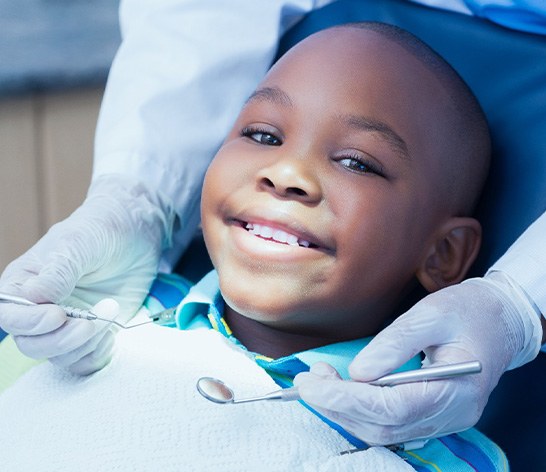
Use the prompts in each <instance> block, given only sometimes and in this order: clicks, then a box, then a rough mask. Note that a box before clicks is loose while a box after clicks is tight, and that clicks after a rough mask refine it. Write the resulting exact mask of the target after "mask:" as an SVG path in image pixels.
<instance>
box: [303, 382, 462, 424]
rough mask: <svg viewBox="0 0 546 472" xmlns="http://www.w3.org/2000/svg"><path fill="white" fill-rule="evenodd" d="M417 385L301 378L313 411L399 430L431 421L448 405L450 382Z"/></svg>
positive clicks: (419, 383) (306, 400)
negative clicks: (326, 412) (379, 384)
mask: <svg viewBox="0 0 546 472" xmlns="http://www.w3.org/2000/svg"><path fill="white" fill-rule="evenodd" d="M452 381H453V380H451V381H447V380H446V381H434V382H416V383H412V384H404V385H397V386H395V387H378V386H373V385H369V384H366V383H361V382H353V381H339V380H324V379H320V378H316V377H315V378H310V377H308V378H303V379H300V381H299V382H298V388H299V392H300V395H301V397H302V399H303V400H304V401H305V402H307V403H309V404H310V405H311V406H313V407H319V408H322V409H324V410H328V411H330V412H337V413H343V414H345V415H347V416H350V417H353V418H357V419H358V420H359V421H362V422H371V423H375V424H380V425H390V426H400V425H405V424H408V423H411V422H415V421H417V420H419V419H421V418H423V417H425V418H426V417H431V416H433V415H434V414H436V413H437V412H438V411H440V410H443V408H444V405H445V402H449V398H450V394H449V391H450V389H449V382H452Z"/></svg>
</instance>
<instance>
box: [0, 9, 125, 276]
mask: <svg viewBox="0 0 546 472" xmlns="http://www.w3.org/2000/svg"><path fill="white" fill-rule="evenodd" d="M118 3H119V2H118V0H25V1H23V2H21V1H19V0H0V272H1V271H3V269H4V267H5V266H6V265H7V264H8V263H9V262H10V261H11V260H13V259H14V258H15V257H17V256H18V255H20V254H22V253H23V252H24V251H25V250H27V249H28V248H29V247H30V246H32V244H33V243H35V242H36V241H37V240H38V239H39V238H40V237H41V236H42V235H43V234H44V233H45V232H46V231H47V229H48V228H49V227H50V226H51V225H52V224H54V223H55V222H57V221H59V220H61V219H63V218H65V217H66V216H68V215H69V214H70V213H71V212H72V211H73V210H74V209H75V208H77V207H78V205H79V204H80V203H81V201H82V200H83V198H84V197H85V194H86V191H87V187H88V185H89V181H90V177H91V169H92V156H93V139H94V132H95V126H96V120H97V116H98V111H99V107H100V103H101V99H102V94H103V90H104V85H105V83H106V77H107V74H108V70H109V68H110V65H111V62H112V59H113V57H114V54H115V51H116V49H117V47H118V46H119V42H120V36H119V28H118Z"/></svg>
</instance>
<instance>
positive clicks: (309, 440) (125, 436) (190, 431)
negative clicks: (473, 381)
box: [0, 325, 413, 472]
mask: <svg viewBox="0 0 546 472" xmlns="http://www.w3.org/2000/svg"><path fill="white" fill-rule="evenodd" d="M202 376H213V377H217V378H219V379H222V380H224V381H225V382H226V383H227V384H228V385H230V386H232V387H233V388H234V390H235V391H236V394H237V395H238V396H241V397H243V396H245V397H246V396H253V395H260V394H264V393H267V392H270V391H273V390H276V389H277V388H278V386H277V385H276V384H275V382H274V381H273V380H272V379H271V378H270V377H269V375H267V373H266V372H265V371H264V370H263V369H262V368H260V367H259V366H257V365H256V364H255V363H254V362H253V361H252V360H251V359H249V357H248V356H247V355H246V354H245V352H244V351H243V350H241V349H239V348H238V347H236V346H235V345H233V344H232V343H230V342H229V341H228V340H226V339H225V338H224V337H223V336H222V335H221V334H219V333H217V332H216V331H213V330H207V329H199V330H192V331H179V330H176V329H170V328H164V327H158V326H155V325H147V326H143V327H140V328H135V329H132V330H127V331H122V332H120V333H119V334H118V336H117V339H116V353H115V355H114V358H113V360H112V362H111V363H110V365H108V366H107V367H106V368H104V369H103V370H102V371H100V372H97V373H96V374H93V375H91V376H89V377H79V376H75V375H72V374H69V373H66V372H64V371H61V370H60V369H58V368H56V367H54V366H52V365H51V364H49V363H44V364H41V365H38V366H36V367H34V368H33V369H32V370H31V371H30V372H28V373H27V374H26V375H25V376H23V377H22V378H21V379H20V380H19V381H18V382H16V383H15V385H13V386H12V387H11V388H9V389H7V390H6V391H5V392H4V393H3V394H2V395H0V468H1V469H2V470H10V471H12V470H13V471H18V472H26V471H29V472H31V471H32V472H35V471H41V472H46V471H55V472H62V471H67V472H68V471H70V472H73V471H75V470H80V471H82V470H83V471H154V470H158V471H162V472H168V471H177V472H179V471H192V470H195V471H199V472H202V471H219V472H229V471H238V472H240V471H253V472H255V471H260V472H266V471H282V472H284V471H288V470H308V471H344V472H346V471H353V470H354V471H357V470H381V471H390V470H401V471H403V470H413V469H412V468H411V467H410V466H409V465H408V464H406V463H405V462H404V461H403V460H402V459H400V458H399V457H398V456H396V455H395V454H393V453H391V452H390V451H388V450H386V449H384V448H370V449H368V450H367V451H363V452H359V453H355V454H349V455H343V456H339V453H340V452H341V451H344V450H348V449H352V446H351V444H349V443H348V442H347V441H346V440H345V439H344V438H343V437H341V436H340V435H339V434H338V433H337V432H336V431H334V430H333V429H331V428H330V427H329V426H328V425H326V424H325V423H323V422H322V421H321V420H320V419H319V418H317V417H316V416H315V415H313V414H312V413H311V412H309V411H308V410H307V409H306V408H304V407H303V406H302V405H301V404H299V403H298V402H288V403H281V402H260V403H248V404H242V405H217V404H214V403H211V402H209V401H207V400H205V399H204V398H202V397H201V396H200V395H199V393H198V392H197V390H196V387H195V384H196V382H197V379H198V378H200V377H202Z"/></svg>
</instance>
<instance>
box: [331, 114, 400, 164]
mask: <svg viewBox="0 0 546 472" xmlns="http://www.w3.org/2000/svg"><path fill="white" fill-rule="evenodd" d="M339 119H340V121H341V122H342V123H343V124H344V125H346V126H348V127H349V128H354V129H357V130H362V131H369V132H373V133H379V134H380V135H381V136H383V138H384V139H385V140H386V141H387V142H388V143H389V144H390V145H391V147H393V148H394V150H395V151H396V152H397V153H398V154H399V155H400V156H401V157H403V158H406V159H409V157H410V155H409V151H408V146H407V145H406V142H405V141H404V140H403V139H402V138H401V137H400V135H399V134H398V133H397V132H396V131H394V130H393V129H392V128H391V127H390V126H389V125H387V124H386V123H384V122H383V121H379V120H375V119H373V118H368V117H366V116H359V115H340V117H339Z"/></svg>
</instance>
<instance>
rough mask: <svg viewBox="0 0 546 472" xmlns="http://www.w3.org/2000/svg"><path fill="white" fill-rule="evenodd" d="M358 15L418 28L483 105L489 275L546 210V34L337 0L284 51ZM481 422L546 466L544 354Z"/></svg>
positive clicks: (503, 384) (517, 463) (518, 460)
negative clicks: (488, 138) (489, 154)
mask: <svg viewBox="0 0 546 472" xmlns="http://www.w3.org/2000/svg"><path fill="white" fill-rule="evenodd" d="M355 21H380V22H384V23H390V24H394V25H397V26H400V27H402V28H404V29H406V30H408V31H410V32H412V33H413V34H415V35H416V36H418V37H419V38H421V39H422V40H423V41H425V42H426V43H427V44H429V45H430V46H431V47H432V48H433V49H435V50H436V51H437V52H438V53H440V54H441V55H442V56H443V57H444V58H445V59H446V60H447V61H448V62H449V63H450V64H451V65H452V66H453V67H454V68H455V69H456V70H457V71H458V72H459V74H460V75H461V76H462V77H463V78H464V79H465V81H466V82H467V83H468V85H469V86H470V88H471V89H472V90H473V92H474V94H475V95H476V96H477V98H478V100H479V102H480V103H481V105H482V107H483V109H484V111H485V114H486V116H487V119H488V122H489V125H490V128H491V134H492V140H493V159H492V166H491V173H490V177H489V179H488V182H487V185H486V189H485V193H484V196H483V198H482V201H481V203H480V205H479V208H478V210H477V216H478V218H479V220H480V221H481V222H482V225H483V230H484V237H483V249H482V251H481V255H480V257H479V258H478V260H477V261H476V263H475V264H474V266H473V268H472V271H471V272H472V273H471V275H472V276H479V275H483V274H484V273H485V271H486V270H487V268H488V267H490V266H491V265H492V264H493V263H494V262H495V261H496V260H497V259H498V258H499V257H500V256H501V255H502V254H503V253H504V252H505V251H506V250H507V249H508V247H509V246H510V244H511V243H512V242H514V241H515V240H516V239H517V237H518V236H519V235H520V234H521V233H522V232H523V231H524V230H525V228H527V227H528V226H529V225H530V224H531V223H532V222H533V221H534V220H535V219H536V218H538V217H539V216H540V215H541V214H542V213H543V212H544V211H545V210H546V36H539V35H534V34H529V33H521V32H517V31H513V30H509V29H506V28H503V27H501V26H497V25H495V24H493V23H490V22H488V21H485V20H482V19H480V18H476V17H470V16H467V15H462V14H459V13H453V12H447V11H443V10H439V9H434V8H429V7H426V6H422V5H418V4H413V3H411V2H409V1H407V0H382V1H376V0H338V1H336V2H334V3H332V4H330V5H328V6H326V7H323V8H321V9H319V10H316V11H315V12H312V13H311V14H309V15H307V16H306V17H305V18H304V19H303V20H302V21H301V22H300V23H298V24H297V25H296V26H295V27H293V28H292V29H291V30H290V31H288V33H287V34H286V35H285V36H284V38H283V40H282V42H281V45H280V48H279V54H278V55H281V54H282V53H283V52H285V51H286V50H288V49H289V48H290V47H291V46H292V45H294V44H295V43H297V42H298V41H300V40H301V39H303V38H304V37H306V36H308V35H309V34H312V33H314V32H315V31H318V30H320V29H323V28H326V27H328V26H333V25H336V24H341V23H350V22H355ZM545 245H546V235H545ZM545 250H546V249H545ZM477 428H478V429H479V430H481V431H482V432H483V433H485V434H486V435H487V436H489V437H490V438H491V439H493V440H494V441H495V442H497V444H498V445H499V446H501V447H502V448H503V450H504V451H505V452H506V454H507V456H508V459H509V461H510V465H511V469H512V470H514V471H522V470H525V471H527V470H533V471H539V470H546V455H545V454H544V451H546V356H545V355H544V354H542V353H541V354H539V356H538V358H537V359H536V360H534V361H533V362H531V363H529V364H527V365H525V366H523V367H521V368H519V369H516V370H514V371H511V372H508V373H506V374H505V375H504V376H503V377H502V379H501V380H500V382H499V385H498V386H497V388H496V389H495V390H494V392H493V393H492V395H491V397H490V400H489V403H488V405H487V407H486V409H485V412H484V415H483V417H482V419H481V420H480V422H479V423H478V425H477Z"/></svg>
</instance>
